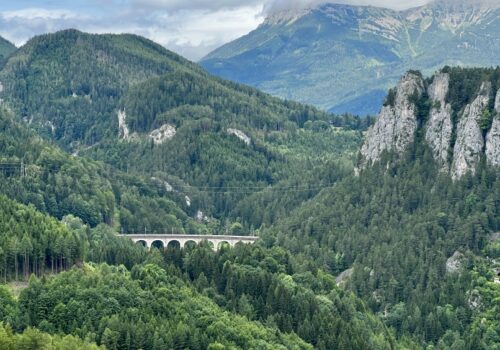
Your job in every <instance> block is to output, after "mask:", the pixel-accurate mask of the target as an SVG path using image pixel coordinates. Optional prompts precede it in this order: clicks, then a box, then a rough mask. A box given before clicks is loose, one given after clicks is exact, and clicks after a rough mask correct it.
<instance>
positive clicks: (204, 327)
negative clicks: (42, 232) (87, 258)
mask: <svg viewBox="0 0 500 350" xmlns="http://www.w3.org/2000/svg"><path fill="white" fill-rule="evenodd" d="M19 308H20V311H21V313H22V314H23V315H24V316H25V318H24V322H25V324H24V325H23V328H24V327H26V326H37V327H43V328H46V329H50V330H52V331H54V332H58V333H59V332H62V333H71V334H74V335H79V336H81V337H89V336H91V337H92V338H93V339H94V340H95V341H96V342H97V343H98V344H101V345H105V346H106V348H107V349H145V350H146V349H165V348H167V349H170V348H182V349H185V348H188V349H207V348H208V347H209V346H210V345H211V346H212V347H213V346H215V344H216V343H219V344H220V345H223V346H224V347H225V348H231V349H254V348H259V349H269V350H271V349H283V350H285V349H297V350H300V349H304V350H306V349H312V347H311V346H310V345H308V344H306V343H305V342H304V341H302V340H301V339H300V338H299V337H297V336H296V335H294V334H285V333H282V332H279V331H278V330H275V329H272V328H268V327H264V326H263V325H262V324H260V323H258V322H250V321H248V320H247V319H245V318H244V317H241V316H235V315H232V314H230V313H228V312H227V311H224V310H222V309H221V308H220V307H218V306H217V305H216V304H215V303H214V302H213V301H211V300H210V299H208V298H207V297H204V296H202V295H200V294H198V293H197V292H195V291H194V290H192V289H191V288H189V287H188V286H187V285H186V284H185V283H183V282H182V281H181V280H180V279H178V278H176V277H173V276H171V275H169V274H167V272H166V271H165V270H164V269H162V268H160V267H159V266H157V265H152V264H146V265H143V266H139V265H137V266H136V267H134V269H133V270H132V272H131V273H129V272H128V271H127V270H126V269H125V268H124V267H123V266H121V267H120V266H116V267H113V266H108V265H85V266H84V267H83V268H82V269H77V270H73V271H70V272H66V273H62V274H60V275H58V276H57V277H54V278H50V279H46V280H45V281H40V280H32V281H31V282H30V285H29V287H28V288H27V289H25V290H24V291H23V292H22V293H21V295H20V297H19Z"/></svg>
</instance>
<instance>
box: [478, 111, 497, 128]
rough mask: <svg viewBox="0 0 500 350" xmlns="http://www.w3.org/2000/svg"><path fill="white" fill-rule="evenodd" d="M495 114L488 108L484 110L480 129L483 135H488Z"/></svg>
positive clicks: (480, 120)
mask: <svg viewBox="0 0 500 350" xmlns="http://www.w3.org/2000/svg"><path fill="white" fill-rule="evenodd" d="M495 114H496V112H493V113H492V112H490V110H489V109H488V108H485V109H483V112H482V113H481V119H479V127H480V128H481V130H482V131H483V133H486V132H487V131H488V130H489V129H491V124H493V117H494V116H495Z"/></svg>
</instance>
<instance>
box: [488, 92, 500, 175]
mask: <svg viewBox="0 0 500 350" xmlns="http://www.w3.org/2000/svg"><path fill="white" fill-rule="evenodd" d="M495 112H496V115H495V116H494V118H493V123H492V125H491V129H490V131H489V132H488V134H487V135H486V159H487V160H488V163H489V164H491V165H493V166H500V152H499V150H500V90H498V91H497V96H496V99H495Z"/></svg>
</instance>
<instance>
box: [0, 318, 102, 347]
mask: <svg viewBox="0 0 500 350" xmlns="http://www.w3.org/2000/svg"><path fill="white" fill-rule="evenodd" d="M0 349H2V350H18V349H23V350H40V349H44V350H104V347H101V346H97V345H95V344H92V343H90V342H86V341H83V340H81V339H79V338H77V337H74V336H71V335H66V336H60V335H49V334H47V333H43V332H40V331H39V330H38V329H35V328H28V329H26V330H25V331H24V332H23V333H22V334H14V333H13V332H12V330H11V329H10V328H9V327H6V326H5V325H3V324H2V323H0Z"/></svg>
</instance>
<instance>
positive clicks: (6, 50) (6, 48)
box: [0, 37, 17, 67]
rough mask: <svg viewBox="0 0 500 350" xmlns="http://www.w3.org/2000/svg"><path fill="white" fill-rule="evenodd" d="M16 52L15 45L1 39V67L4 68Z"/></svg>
mask: <svg viewBox="0 0 500 350" xmlns="http://www.w3.org/2000/svg"><path fill="white" fill-rule="evenodd" d="M16 50H17V48H16V47H15V46H14V44H12V43H11V42H10V41H8V40H6V39H4V38H2V37H0V67H2V66H3V64H4V62H5V59H6V58H7V57H8V56H9V55H10V54H12V53H13V52H14V51H16Z"/></svg>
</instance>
